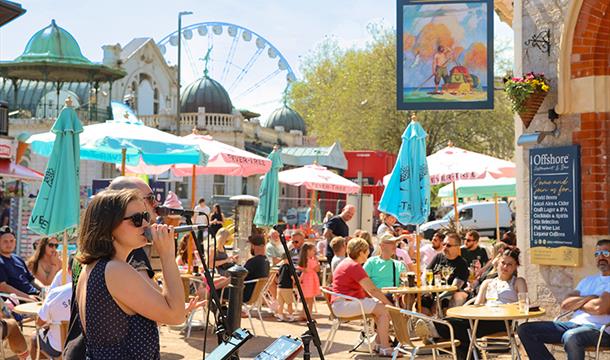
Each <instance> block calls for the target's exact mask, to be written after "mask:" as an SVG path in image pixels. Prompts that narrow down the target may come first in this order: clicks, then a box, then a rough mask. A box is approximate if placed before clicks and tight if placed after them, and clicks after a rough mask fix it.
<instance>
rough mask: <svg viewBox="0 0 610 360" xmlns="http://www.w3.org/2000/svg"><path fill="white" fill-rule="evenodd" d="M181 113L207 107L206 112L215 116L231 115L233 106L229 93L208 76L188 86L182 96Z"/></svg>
mask: <svg viewBox="0 0 610 360" xmlns="http://www.w3.org/2000/svg"><path fill="white" fill-rule="evenodd" d="M180 104H181V105H180V111H181V112H184V113H188V112H197V111H198V110H199V108H200V107H205V112H207V113H214V114H231V113H232V112H233V104H232V103H231V98H230V97H229V93H227V91H226V90H225V88H224V87H222V85H220V83H219V82H218V81H216V80H214V79H211V78H210V77H208V76H207V75H204V76H203V77H201V78H199V79H197V80H195V81H193V82H192V83H190V84H189V85H187V86H186V87H185V88H184V90H183V91H182V93H181V95H180Z"/></svg>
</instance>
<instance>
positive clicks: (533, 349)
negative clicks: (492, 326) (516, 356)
mask: <svg viewBox="0 0 610 360" xmlns="http://www.w3.org/2000/svg"><path fill="white" fill-rule="evenodd" d="M595 260H596V264H597V269H598V270H599V272H600V273H599V274H597V275H591V276H587V277H586V278H584V279H582V280H581V281H580V282H579V283H578V285H577V286H576V290H575V291H574V292H572V293H571V294H569V295H568V297H567V298H566V299H565V300H564V301H563V302H562V303H561V310H562V311H574V315H573V316H572V318H571V319H570V320H569V321H554V322H553V321H538V322H527V323H524V324H521V326H519V329H518V330H517V331H518V333H519V339H521V343H522V344H523V347H524V348H525V351H526V352H527V355H528V356H529V358H530V359H536V360H550V359H555V358H554V357H553V355H551V353H550V352H549V350H548V349H547V348H546V346H545V345H544V344H559V343H563V347H564V349H565V351H566V353H567V355H568V360H581V359H584V358H585V348H586V347H589V346H596V345H597V340H598V338H599V330H598V329H599V328H600V327H601V326H602V325H604V324H607V323H609V322H610V264H609V261H610V240H609V239H603V240H599V241H598V242H597V245H596V249H595ZM602 346H610V334H609V333H608V330H606V333H605V334H604V335H603V338H602Z"/></svg>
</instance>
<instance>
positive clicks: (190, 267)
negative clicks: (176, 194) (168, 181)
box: [186, 165, 197, 274]
mask: <svg viewBox="0 0 610 360" xmlns="http://www.w3.org/2000/svg"><path fill="white" fill-rule="evenodd" d="M195 170H196V169H195V165H193V173H192V176H191V209H194V208H195V195H196V194H195V193H196V192H197V187H196V184H195ZM186 236H189V237H190V238H191V239H189V241H188V243H187V244H188V245H187V259H188V260H187V261H188V273H189V274H190V273H192V272H193V244H194V243H195V241H197V239H193V235H192V232H191V233H189V234H188V235H186ZM191 240H192V241H191Z"/></svg>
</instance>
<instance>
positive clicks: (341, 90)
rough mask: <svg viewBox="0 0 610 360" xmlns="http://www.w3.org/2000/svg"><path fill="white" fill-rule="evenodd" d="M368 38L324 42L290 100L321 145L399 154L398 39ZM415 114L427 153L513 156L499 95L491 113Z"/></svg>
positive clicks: (385, 34) (389, 33) (506, 107)
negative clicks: (448, 150) (347, 43)
mask: <svg viewBox="0 0 610 360" xmlns="http://www.w3.org/2000/svg"><path fill="white" fill-rule="evenodd" d="M369 33H370V34H371V40H370V41H369V42H368V43H367V44H366V46H365V47H364V48H362V49H342V48H341V47H340V46H339V45H338V43H337V42H336V40H334V39H332V38H329V39H326V40H325V41H324V42H323V43H322V44H321V45H320V46H319V47H318V48H317V49H315V50H314V51H313V52H311V53H310V54H309V55H308V56H306V57H305V58H304V60H303V62H302V65H301V71H302V74H303V78H302V80H301V81H298V82H296V83H294V84H293V85H292V87H291V89H290V92H289V95H288V100H289V103H290V105H291V106H292V107H293V108H294V109H295V110H296V111H298V112H299V113H300V114H301V115H303V117H304V118H305V121H306V122H307V126H308V130H309V132H310V134H313V135H315V136H317V138H318V142H319V143H320V144H321V145H330V144H332V143H333V142H335V141H339V142H341V145H342V146H343V148H344V149H346V150H358V149H373V150H386V151H389V152H393V153H396V152H398V149H399V147H400V143H401V139H400V135H401V134H402V132H403V131H404V129H405V127H406V125H407V123H408V114H407V113H406V112H404V111H397V110H396V45H395V42H396V36H395V33H394V31H393V30H388V29H384V28H382V27H380V26H378V25H370V26H369ZM417 117H418V120H419V121H420V122H421V124H422V126H423V127H424V129H426V131H427V132H428V139H427V147H428V148H427V152H428V154H430V153H432V152H434V151H437V150H439V149H441V148H443V147H444V146H446V145H447V143H448V142H449V141H452V142H453V143H454V145H455V146H459V147H463V148H466V149H469V150H473V151H478V152H482V153H485V154H489V155H492V156H497V157H500V158H505V159H510V158H511V157H512V155H513V146H514V145H513V142H514V133H513V114H512V112H511V110H510V103H509V101H508V99H507V98H506V96H505V95H504V92H503V91H496V92H495V109H494V110H484V111H453V110H449V111H419V112H418V113H417Z"/></svg>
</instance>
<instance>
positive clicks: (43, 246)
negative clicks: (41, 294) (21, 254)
mask: <svg viewBox="0 0 610 360" xmlns="http://www.w3.org/2000/svg"><path fill="white" fill-rule="evenodd" d="M58 246H59V241H58V240H57V238H56V237H50V238H47V237H43V238H42V239H40V241H39V242H38V246H36V250H35V251H34V255H32V257H30V259H29V260H28V262H27V265H28V269H30V271H31V272H32V274H33V275H34V277H35V278H36V279H38V281H40V282H41V283H42V284H43V285H44V286H49V285H51V283H52V282H53V279H54V278H55V274H57V272H58V271H59V270H61V259H60V258H59V253H58V252H57V247H58Z"/></svg>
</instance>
